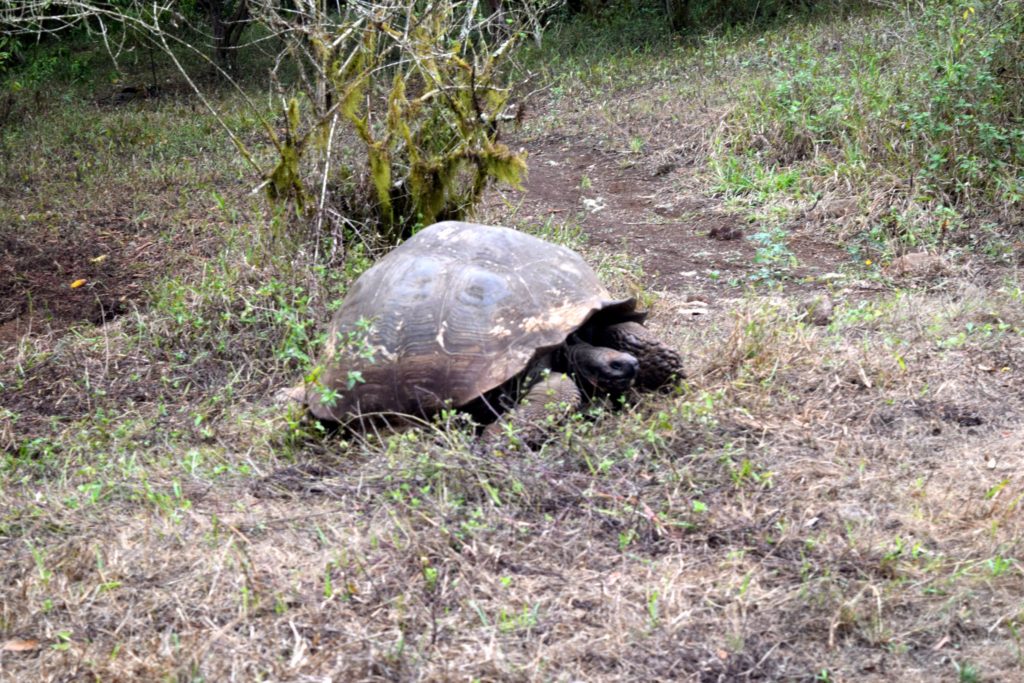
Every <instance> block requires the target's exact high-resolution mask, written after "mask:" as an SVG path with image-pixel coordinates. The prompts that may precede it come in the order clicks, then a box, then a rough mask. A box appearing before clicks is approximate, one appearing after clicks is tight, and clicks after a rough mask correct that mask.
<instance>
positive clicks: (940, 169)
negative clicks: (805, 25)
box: [737, 0, 1024, 205]
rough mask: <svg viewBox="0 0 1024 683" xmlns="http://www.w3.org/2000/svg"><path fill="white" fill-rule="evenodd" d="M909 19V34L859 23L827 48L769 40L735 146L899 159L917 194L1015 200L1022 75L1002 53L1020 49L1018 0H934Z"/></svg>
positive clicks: (1012, 54) (855, 168)
mask: <svg viewBox="0 0 1024 683" xmlns="http://www.w3.org/2000/svg"><path fill="white" fill-rule="evenodd" d="M890 19H891V21H893V22H896V21H899V20H898V19H897V18H896V17H891V18H890ZM907 21H908V22H912V23H911V28H912V30H907V29H906V28H904V31H903V32H905V33H909V34H910V35H911V36H912V38H911V42H910V44H908V45H904V44H896V43H894V42H893V40H892V38H891V37H888V35H887V34H886V33H866V34H864V35H861V36H859V37H858V38H856V39H855V40H851V41H850V42H849V43H848V44H846V45H843V46H842V47H837V48H834V49H831V50H828V51H822V50H821V49H820V46H818V45H815V44H814V43H812V42H809V41H804V40H793V41H788V40H787V41H785V42H783V43H782V44H781V45H778V46H776V51H775V52H774V55H773V56H772V60H771V61H772V64H773V66H772V68H771V69H770V71H769V72H768V74H767V75H766V76H765V77H764V78H763V79H762V80H760V82H759V83H757V84H756V85H754V87H750V88H747V89H745V93H746V95H745V97H746V100H747V101H746V103H745V105H744V107H743V108H741V110H739V112H738V113H737V118H738V120H744V121H745V123H746V125H745V126H743V129H744V130H745V132H744V133H741V134H740V136H739V137H740V138H741V147H743V146H746V147H748V148H752V146H754V145H757V144H763V140H764V139H765V138H768V139H770V140H772V141H773V143H774V145H773V146H774V149H773V153H774V154H775V155H776V157H778V158H782V159H787V160H800V159H805V158H808V157H810V156H812V155H816V156H817V155H821V156H825V155H827V159H828V162H827V163H830V164H833V165H834V166H835V168H836V170H837V171H838V172H840V173H842V174H846V175H853V176H858V175H859V176H861V177H864V176H868V175H870V174H871V173H872V172H873V171H872V169H874V168H876V167H878V166H886V167H888V168H893V167H896V168H900V169H901V170H902V171H903V172H904V173H906V175H907V176H909V177H911V178H913V182H914V183H915V186H916V191H917V192H918V193H919V197H918V198H919V199H921V200H923V201H936V202H943V203H946V204H951V205H963V204H966V205H970V204H972V203H974V202H977V201H979V200H986V201H989V202H1004V203H1009V204H1019V203H1020V202H1021V200H1022V199H1024V185H1022V184H1021V177H1022V175H1024V173H1022V171H1024V129H1022V128H1021V126H1020V123H1019V122H1020V115H1021V102H1022V96H1024V82H1022V81H1021V79H1019V78H1017V77H1016V75H1015V74H1010V75H1009V77H1007V76H1008V73H1007V71H1008V68H1018V67H1007V66H1006V65H1007V64H1017V63H1019V61H1020V56H1021V39H1020V34H1021V29H1022V28H1024V19H1022V18H1021V3H1020V2H1019V0H992V1H990V2H975V3H954V2H946V1H943V2H940V1H934V2H930V3H928V4H927V5H926V11H925V13H924V15H923V16H914V17H910V18H908V19H907ZM908 55H909V56H910V57H911V58H910V59H907V56H908ZM901 60H902V61H901ZM758 140H761V141H762V142H760V143H759V142H758ZM823 153H824V154H823ZM820 160H821V161H822V163H826V162H825V160H824V159H820Z"/></svg>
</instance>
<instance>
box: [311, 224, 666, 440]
mask: <svg viewBox="0 0 1024 683" xmlns="http://www.w3.org/2000/svg"><path fill="white" fill-rule="evenodd" d="M644 318H645V314H644V313H643V312H640V311H638V310H637V303H636V300H635V299H634V298H626V299H617V298H615V297H613V296H612V295H611V294H609V293H608V290H606V289H605V288H604V286H602V285H601V283H600V281H599V280H598V278H597V275H596V274H595V273H594V271H593V270H591V268H590V267H589V266H588V265H587V264H586V262H585V261H584V260H583V258H582V257H581V256H580V255H579V254H577V253H576V252H574V251H572V250H570V249H567V248H565V247H563V246H559V245H556V244H552V243H550V242H547V241H544V240H542V239H539V238H537V237H533V236H531V235H528V234H526V233H523V232H519V231H517V230H512V229H509V228H503V227H494V226H486V225H476V224H473V223H463V222H456V221H448V222H443V223H437V224H435V225H432V226H430V227H428V228H425V229H423V230H422V231H420V232H418V233H417V234H416V235H414V236H413V237H411V238H410V239H409V240H407V241H406V242H404V243H403V244H402V245H400V246H398V247H396V248H395V249H394V250H393V251H391V252H390V253H388V254H387V255H386V256H385V257H384V258H382V259H381V260H380V261H379V262H378V263H377V264H376V265H374V266H373V267H372V268H370V269H369V270H367V271H366V272H365V273H363V274H362V276H360V277H359V278H358V279H357V280H356V281H355V283H354V284H353V285H352V287H351V289H350V290H349V292H348V295H347V296H346V297H345V300H344V301H343V302H342V305H341V307H340V308H339V309H338V311H337V313H336V314H335V315H334V319H333V320H332V322H331V325H330V328H329V331H328V336H327V342H326V347H325V350H324V353H323V357H322V358H321V363H320V368H319V371H318V372H315V373H314V374H313V375H312V376H311V377H310V378H307V380H308V381H307V382H306V383H305V384H304V385H303V386H301V387H296V388H295V389H293V390H292V393H291V397H292V398H298V399H300V400H302V401H304V403H305V404H306V405H307V406H308V408H309V410H310V412H311V413H312V414H313V415H314V416H315V417H317V418H319V419H320V420H323V421H327V422H331V423H341V424H345V425H352V423H354V422H357V421H359V420H361V419H363V418H368V417H384V418H388V417H394V416H397V415H415V416H420V417H429V416H431V415H433V414H436V413H438V412H439V411H441V410H442V409H443V408H445V407H456V408H466V409H467V410H469V411H470V412H471V414H473V415H474V417H476V418H477V419H478V420H480V421H481V422H485V423H486V422H493V421H494V420H495V418H496V417H497V416H498V415H499V414H500V413H501V412H503V411H504V410H506V409H508V408H509V407H510V406H511V405H512V402H511V401H510V400H509V397H510V396H512V397H516V398H518V397H519V396H522V395H523V394H524V393H525V394H526V400H524V402H523V403H524V405H525V406H526V407H520V408H518V409H517V413H516V414H517V415H518V416H520V417H522V416H524V415H525V416H526V417H527V418H529V417H530V410H531V408H529V407H528V406H534V407H533V408H532V410H534V411H535V412H537V411H539V410H540V408H539V407H540V406H543V405H544V404H545V403H550V402H551V401H552V400H553V399H554V400H557V401H559V402H560V403H561V404H562V405H563V407H565V406H569V407H574V406H576V405H577V404H579V403H580V401H581V400H582V398H583V396H585V395H592V394H593V393H595V392H609V393H613V394H621V393H622V392H624V391H625V390H626V389H628V388H629V387H630V386H631V385H632V384H635V385H636V386H638V387H639V388H643V389H657V388H659V387H662V386H664V385H666V384H668V383H669V382H671V381H672V380H673V378H678V377H682V376H683V370H682V361H681V359H680V356H679V354H678V353H676V351H674V350H673V349H671V348H669V347H668V346H666V345H665V344H663V343H661V342H659V341H658V340H657V339H655V338H654V336H653V335H652V334H651V333H650V332H648V330H647V329H646V328H645V327H644V326H643V325H642V324H641V323H642V322H643V320H644ZM524 411H525V412H524ZM353 426H354V425H353Z"/></svg>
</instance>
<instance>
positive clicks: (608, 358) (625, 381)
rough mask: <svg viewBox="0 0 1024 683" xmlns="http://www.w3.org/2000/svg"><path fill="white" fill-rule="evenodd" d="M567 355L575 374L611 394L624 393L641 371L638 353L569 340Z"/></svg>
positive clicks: (588, 383) (594, 386)
mask: <svg viewBox="0 0 1024 683" xmlns="http://www.w3.org/2000/svg"><path fill="white" fill-rule="evenodd" d="M565 355H566V360H567V363H568V365H569V370H570V371H571V372H572V373H573V374H574V375H576V376H577V377H579V378H580V379H581V380H583V382H584V383H585V384H586V385H588V386H590V387H593V388H596V389H597V390H598V391H602V392H607V393H610V394H621V393H622V392H624V391H626V390H627V389H629V387H630V385H631V384H632V383H633V380H634V379H635V378H636V376H637V373H638V372H639V371H640V361H638V360H637V359H636V356H633V355H632V354H629V353H625V352H623V351H616V350H615V349H610V348H608V347H604V346H591V345H590V344H587V343H585V342H582V341H579V340H570V341H569V342H568V343H567V345H566V347H565Z"/></svg>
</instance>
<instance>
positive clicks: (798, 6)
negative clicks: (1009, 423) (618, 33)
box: [666, 0, 834, 29]
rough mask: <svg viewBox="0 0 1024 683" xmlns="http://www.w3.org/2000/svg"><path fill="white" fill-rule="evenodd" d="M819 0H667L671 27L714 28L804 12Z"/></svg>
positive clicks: (824, 3) (827, 3)
mask: <svg viewBox="0 0 1024 683" xmlns="http://www.w3.org/2000/svg"><path fill="white" fill-rule="evenodd" d="M829 4H834V3H830V2H827V1H826V2H822V1H821V0H667V2H666V7H667V8H668V12H669V20H670V22H671V23H672V26H673V27H674V28H691V29H693V28H714V27H717V26H721V25H723V24H725V25H728V24H735V23H739V22H742V21H749V22H752V23H757V22H763V21H768V20H771V19H774V18H776V17H778V16H780V15H783V14H787V13H792V12H806V11H807V10H809V9H811V8H813V7H815V6H817V5H829Z"/></svg>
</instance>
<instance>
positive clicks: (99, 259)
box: [89, 254, 107, 263]
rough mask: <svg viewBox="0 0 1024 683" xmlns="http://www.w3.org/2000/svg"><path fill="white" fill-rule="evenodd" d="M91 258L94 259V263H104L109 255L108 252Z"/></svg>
mask: <svg viewBox="0 0 1024 683" xmlns="http://www.w3.org/2000/svg"><path fill="white" fill-rule="evenodd" d="M89 260H90V261H92V262H93V263H103V262H104V261H106V260H107V255H106V254H101V255H99V256H97V257H96V258H91V259H89Z"/></svg>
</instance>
